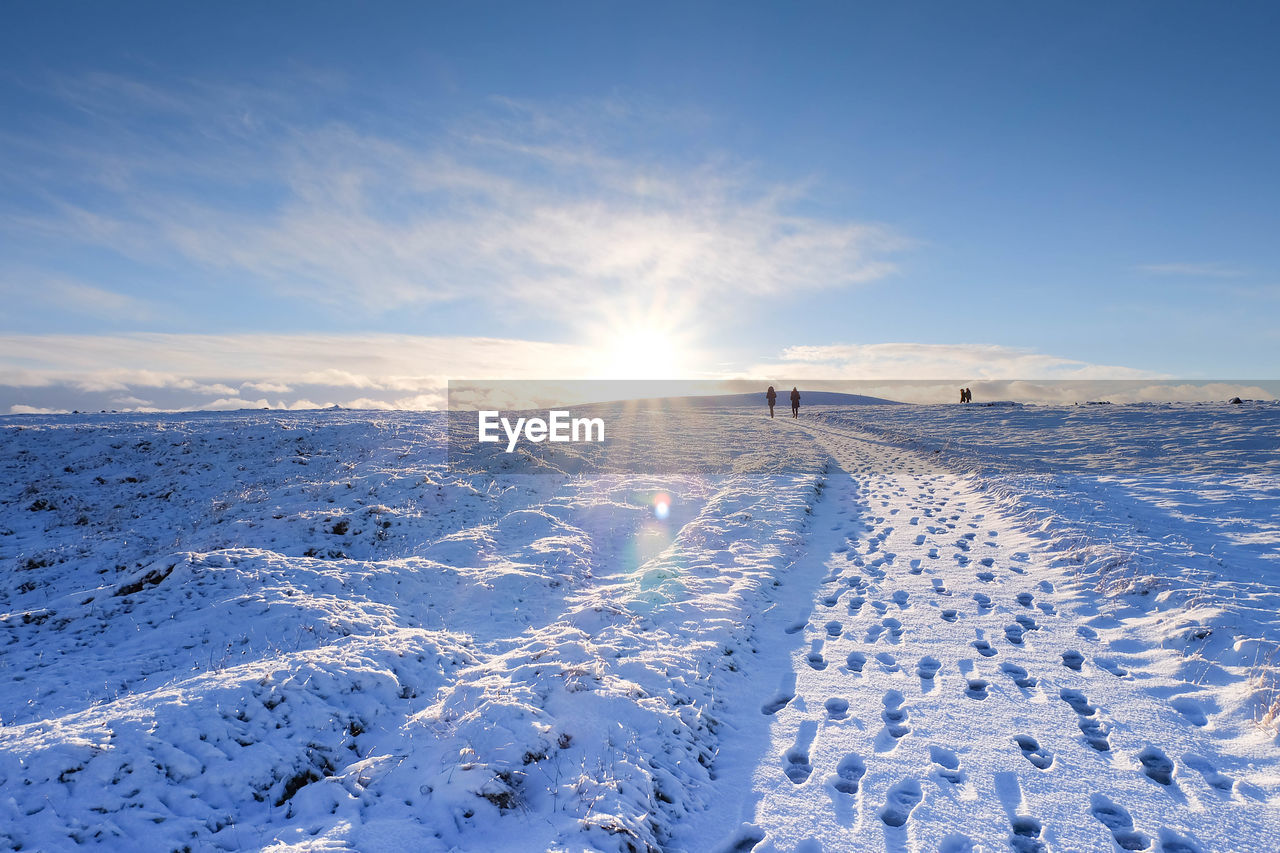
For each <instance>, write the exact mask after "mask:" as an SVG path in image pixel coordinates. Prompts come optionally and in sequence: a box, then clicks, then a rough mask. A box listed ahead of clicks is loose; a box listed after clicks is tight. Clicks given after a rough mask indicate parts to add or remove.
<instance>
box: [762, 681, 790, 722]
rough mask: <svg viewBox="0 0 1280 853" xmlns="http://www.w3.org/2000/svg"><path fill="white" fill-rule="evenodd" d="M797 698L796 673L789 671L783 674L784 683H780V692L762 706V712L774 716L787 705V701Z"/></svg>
mask: <svg viewBox="0 0 1280 853" xmlns="http://www.w3.org/2000/svg"><path fill="white" fill-rule="evenodd" d="M794 698H796V674H795V673H794V672H788V673H787V674H786V675H784V676H782V683H781V684H779V685H778V692H777V693H776V694H775V695H774V697H773V698H772V699H770V700H769V701H768V702H765V703H764V705H763V706H762V707H761V708H760V713H762V714H767V715H769V716H772V715H774V714H776V713H778V712H779V711H781V710H782V709H783V708H785V707H786V706H787V703H788V702H790V701H791V700H792V699H794Z"/></svg>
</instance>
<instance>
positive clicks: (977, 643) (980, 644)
mask: <svg viewBox="0 0 1280 853" xmlns="http://www.w3.org/2000/svg"><path fill="white" fill-rule="evenodd" d="M969 645H971V646H973V647H974V648H975V649H977V650H978V654H980V655H982V656H983V657H984V658H989V657H995V654H996V650H995V649H993V648H991V644H990V643H988V642H987V641H986V640H983V639H981V638H979V639H977V640H974V641H973V642H972V643H970V644H969Z"/></svg>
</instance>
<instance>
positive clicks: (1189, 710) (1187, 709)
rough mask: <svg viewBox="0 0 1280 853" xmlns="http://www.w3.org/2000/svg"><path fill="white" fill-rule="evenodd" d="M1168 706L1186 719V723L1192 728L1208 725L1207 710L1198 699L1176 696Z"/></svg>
mask: <svg viewBox="0 0 1280 853" xmlns="http://www.w3.org/2000/svg"><path fill="white" fill-rule="evenodd" d="M1169 705H1170V707H1172V708H1173V710H1175V711H1177V712H1178V713H1179V714H1181V715H1182V716H1184V717H1186V719H1187V722H1189V723H1191V725H1193V726H1204V725H1208V723H1209V712H1208V708H1207V707H1206V706H1205V704H1204V703H1203V702H1201V701H1200V700H1199V699H1193V698H1191V697H1190V696H1178V697H1176V698H1174V699H1172V700H1171V701H1170V702H1169Z"/></svg>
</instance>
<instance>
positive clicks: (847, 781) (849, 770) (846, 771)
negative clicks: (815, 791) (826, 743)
mask: <svg viewBox="0 0 1280 853" xmlns="http://www.w3.org/2000/svg"><path fill="white" fill-rule="evenodd" d="M865 775H867V765H866V763H865V762H863V760H862V759H861V758H860V757H859V756H858V755H857V754H856V753H852V752H851V753H849V754H848V755H846V756H845V757H844V758H842V759H840V763H839V764H837V765H836V775H835V778H834V779H833V780H832V782H831V787H833V788H835V789H836V790H837V791H839V792H840V793H842V794H850V795H852V794H856V793H858V787H859V786H860V785H861V784H862V777H863V776H865Z"/></svg>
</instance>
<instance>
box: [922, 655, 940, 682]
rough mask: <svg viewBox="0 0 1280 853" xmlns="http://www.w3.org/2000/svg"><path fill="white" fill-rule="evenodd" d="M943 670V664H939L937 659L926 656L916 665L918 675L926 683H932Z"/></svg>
mask: <svg viewBox="0 0 1280 853" xmlns="http://www.w3.org/2000/svg"><path fill="white" fill-rule="evenodd" d="M941 668H942V663H941V662H939V660H938V659H937V658H935V657H932V656H931V655H925V656H924V657H922V658H920V662H919V663H917V664H916V675H918V676H920V677H921V678H923V679H925V680H926V681H931V680H933V677H934V676H935V675H937V674H938V670H939V669H941Z"/></svg>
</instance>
